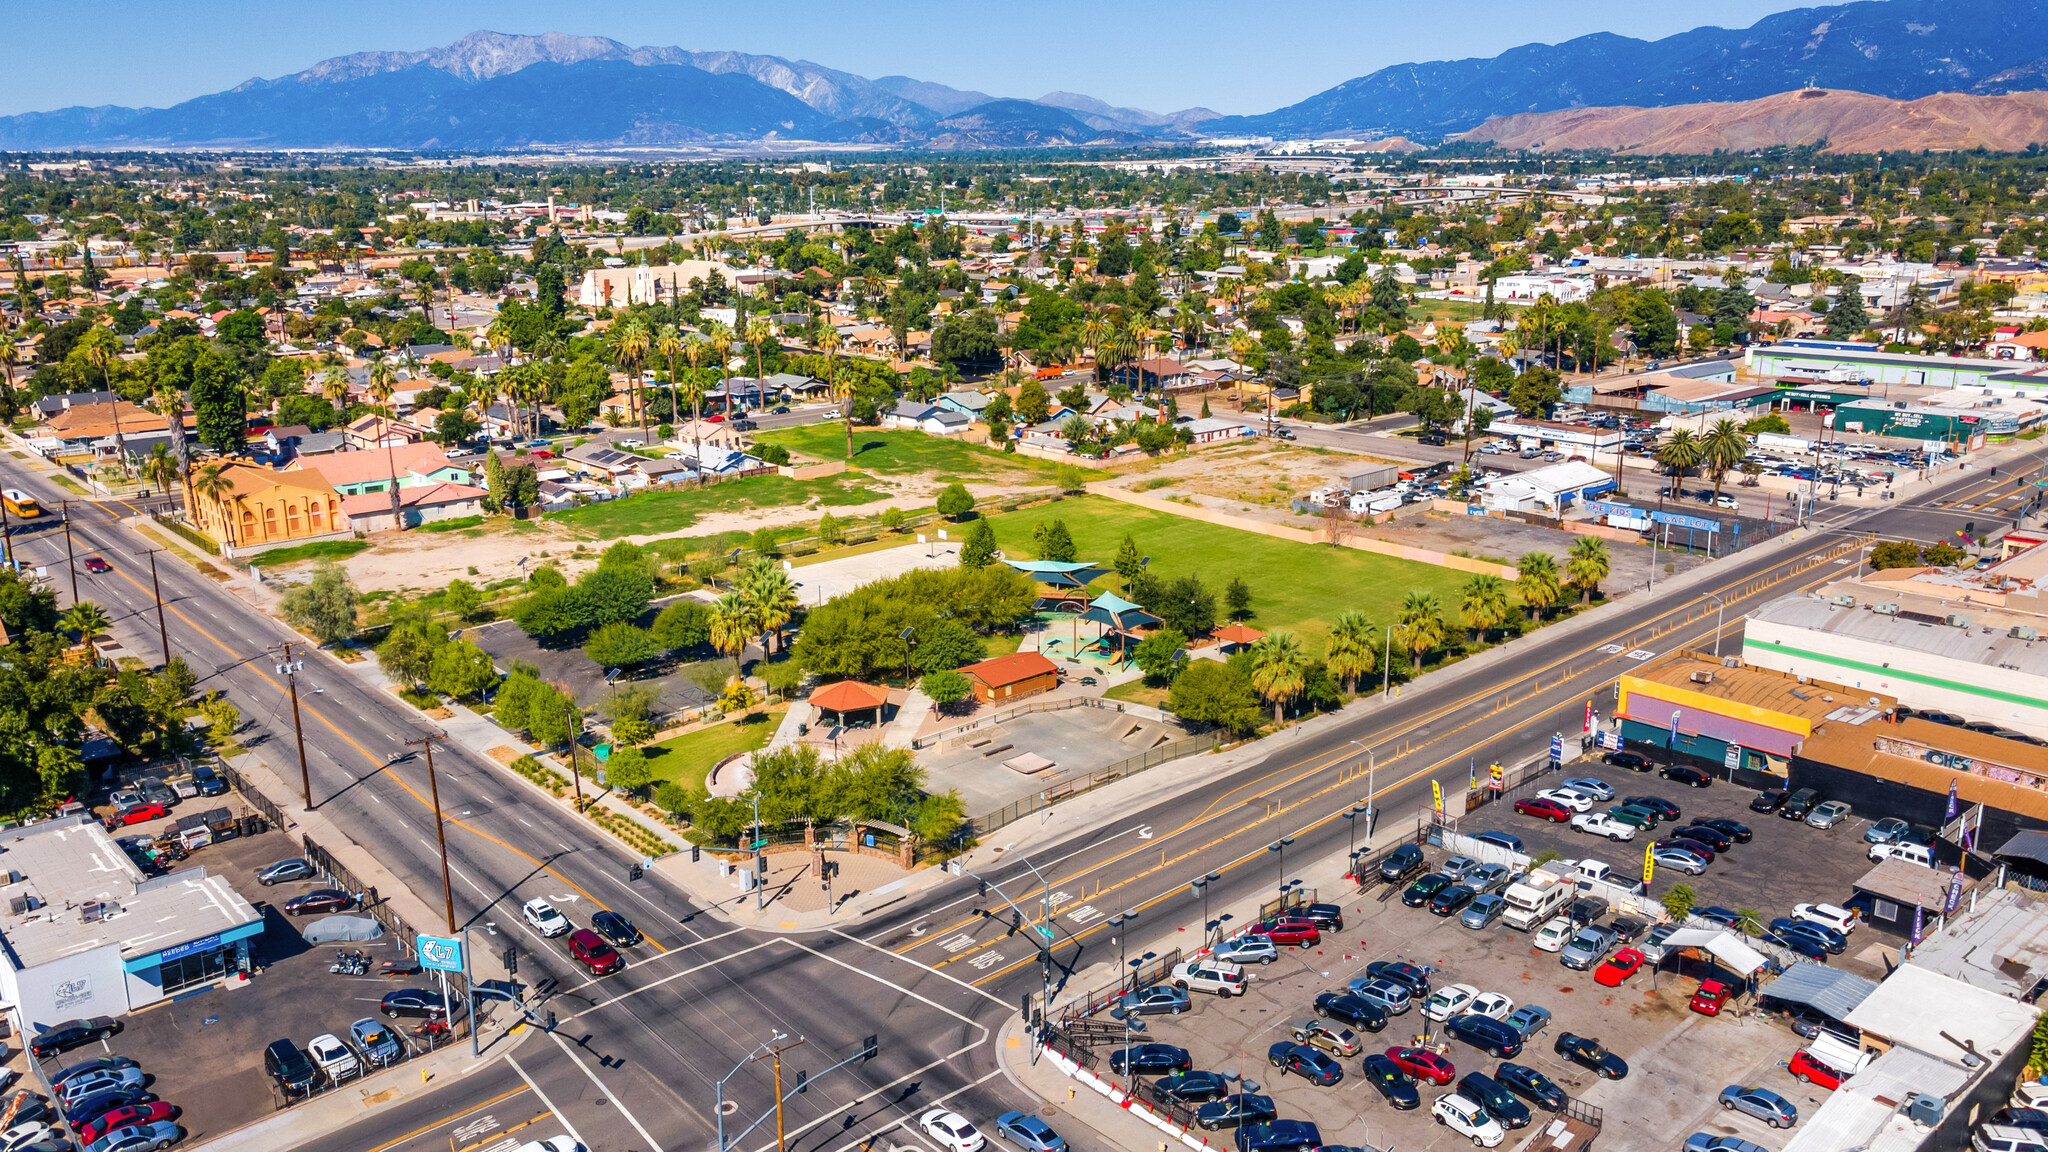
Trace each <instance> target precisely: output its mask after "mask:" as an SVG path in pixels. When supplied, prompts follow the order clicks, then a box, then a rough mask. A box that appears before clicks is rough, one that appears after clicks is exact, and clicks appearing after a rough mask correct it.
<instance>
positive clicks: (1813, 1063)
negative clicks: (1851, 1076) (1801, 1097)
mask: <svg viewBox="0 0 2048 1152" xmlns="http://www.w3.org/2000/svg"><path fill="white" fill-rule="evenodd" d="M1787 1070H1788V1071H1790V1072H1791V1073H1792V1078H1793V1079H1795V1080H1798V1081H1800V1082H1801V1083H1805V1084H1818V1085H1820V1086H1821V1087H1823V1088H1840V1087H1841V1086H1842V1081H1844V1080H1847V1079H1848V1077H1847V1076H1844V1075H1842V1073H1840V1072H1839V1071H1837V1070H1835V1069H1833V1068H1830V1067H1828V1066H1827V1065H1825V1064H1823V1063H1821V1062H1820V1061H1818V1060H1815V1059H1814V1058H1813V1054H1812V1053H1810V1052H1808V1051H1806V1050H1805V1049H1804V1048H1802V1049H1800V1050H1799V1051H1798V1052H1797V1053H1795V1054H1794V1055H1793V1057H1792V1063H1791V1064H1790V1065H1788V1066H1787Z"/></svg>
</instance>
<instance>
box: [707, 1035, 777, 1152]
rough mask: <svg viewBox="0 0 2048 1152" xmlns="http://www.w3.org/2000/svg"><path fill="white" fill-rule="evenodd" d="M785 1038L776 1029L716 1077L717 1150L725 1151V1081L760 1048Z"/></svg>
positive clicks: (775, 1043)
mask: <svg viewBox="0 0 2048 1152" xmlns="http://www.w3.org/2000/svg"><path fill="white" fill-rule="evenodd" d="M787 1039H789V1036H788V1034H787V1033H785V1032H783V1031H782V1030H780V1029H777V1030H776V1032H775V1035H773V1036H770V1037H769V1038H768V1039H766V1040H763V1041H761V1042H760V1043H759V1044H756V1045H754V1048H753V1051H751V1052H748V1053H747V1054H746V1055H745V1056H742V1057H740V1062H739V1063H737V1064H735V1065H733V1066H732V1071H730V1072H727V1073H726V1074H725V1075H723V1076H721V1077H719V1078H718V1087H717V1090H716V1096H717V1101H718V1103H717V1106H716V1107H714V1108H713V1109H712V1111H713V1112H715V1113H717V1115H718V1152H725V1082H726V1081H727V1080H730V1079H732V1078H733V1077H735V1076H737V1075H739V1074H740V1069H742V1068H745V1067H746V1066H747V1065H749V1064H752V1063H753V1062H754V1057H756V1056H758V1055H760V1054H761V1050H762V1049H763V1048H768V1049H772V1048H774V1047H775V1045H777V1044H779V1043H781V1042H782V1041H784V1040H787ZM781 1095H782V1094H781V1093H780V1092H777V1093H776V1096H777V1098H778V1099H779V1098H780V1097H781ZM742 1135H744V1133H742Z"/></svg>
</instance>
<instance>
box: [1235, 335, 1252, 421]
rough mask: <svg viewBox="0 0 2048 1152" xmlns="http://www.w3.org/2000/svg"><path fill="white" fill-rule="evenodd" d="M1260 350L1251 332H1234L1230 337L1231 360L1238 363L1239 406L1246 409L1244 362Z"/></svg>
mask: <svg viewBox="0 0 2048 1152" xmlns="http://www.w3.org/2000/svg"><path fill="white" fill-rule="evenodd" d="M1258 350H1259V342H1258V341H1257V340H1254V339H1253V338H1252V334H1251V333H1249V332H1233V333H1231V336H1230V358H1231V359H1232V360H1233V361H1236V363H1237V404H1238V407H1240V408H1242V407H1244V362H1245V361H1246V360H1247V359H1249V358H1250V357H1251V354H1252V353H1254V352H1256V351H1258Z"/></svg>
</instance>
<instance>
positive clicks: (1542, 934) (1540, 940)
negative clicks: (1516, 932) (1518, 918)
mask: <svg viewBox="0 0 2048 1152" xmlns="http://www.w3.org/2000/svg"><path fill="white" fill-rule="evenodd" d="M1573 927H1574V925H1573V924H1572V922H1571V920H1569V919H1568V918H1566V917H1563V916H1553V917H1551V918H1550V919H1548V920H1546V921H1544V922H1543V926H1542V927H1541V928H1538V929H1536V931H1535V932H1534V933H1533V934H1531V935H1530V937H1529V944H1530V946H1531V947H1533V948H1536V949H1539V950H1541V951H1544V952H1558V951H1562V950H1563V949H1564V945H1565V941H1567V940H1570V939H1571V936H1572V929H1573Z"/></svg>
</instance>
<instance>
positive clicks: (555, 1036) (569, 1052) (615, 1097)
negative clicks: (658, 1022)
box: [522, 1032, 661, 1152]
mask: <svg viewBox="0 0 2048 1152" xmlns="http://www.w3.org/2000/svg"><path fill="white" fill-rule="evenodd" d="M548 1038H549V1039H550V1040H553V1041H554V1042H555V1047H557V1048H560V1049H561V1050H562V1055H564V1056H567V1057H568V1058H569V1060H570V1062H571V1063H573V1064H575V1065H576V1067H578V1068H580V1069H582V1070H583V1074H584V1075H585V1076H588V1077H590V1082H591V1083H592V1084H595V1085H597V1090H598V1091H600V1092H602V1093H604V1094H605V1098H606V1099H608V1100H610V1101H611V1102H612V1107H614V1108H617V1109H618V1110H619V1115H621V1116H624V1117H625V1118H626V1123H628V1124H631V1125H632V1126H633V1131H635V1132H638V1133H639V1134H640V1138H641V1139H642V1140H645V1141H647V1146H648V1147H649V1148H651V1149H653V1152H661V1145H660V1144H659V1143H657V1142H656V1141H655V1139H654V1137H653V1136H651V1135H649V1134H648V1131H647V1129H646V1128H645V1127H643V1126H642V1125H641V1123H640V1121H639V1120H638V1119H636V1118H634V1116H633V1114H632V1113H631V1112H628V1111H627V1110H626V1106H625V1104H623V1103H621V1102H620V1101H619V1094H618V1093H616V1092H614V1091H612V1090H611V1089H609V1088H607V1087H605V1086H604V1081H602V1080H599V1079H598V1078H597V1073H595V1072H592V1071H591V1070H590V1065H588V1064H585V1063H584V1062H583V1061H582V1060H580V1059H578V1058H577V1056H576V1052H575V1050H574V1049H572V1048H570V1047H569V1042H568V1041H566V1040H564V1039H562V1037H561V1035H560V1034H559V1033H555V1032H550V1033H548ZM522 1075H523V1073H522ZM528 1083H532V1081H528ZM534 1091H535V1092H539V1091H540V1089H538V1088H535V1089H534ZM541 1100H542V1102H543V1103H545V1102H546V1100H547V1098H546V1097H545V1096H543V1097H541ZM549 1107H550V1108H552V1107H553V1105H549ZM558 1115H559V1114H558ZM562 1123H564V1124H567V1123H568V1121H566V1120H564V1121H562ZM570 1135H572V1136H575V1133H574V1132H571V1133H570ZM576 1142H577V1143H579V1144H580V1143H582V1142H583V1138H582V1137H580V1136H578V1137H577V1138H576Z"/></svg>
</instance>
